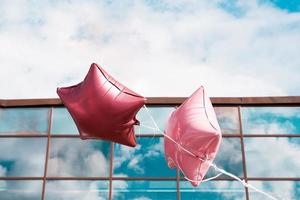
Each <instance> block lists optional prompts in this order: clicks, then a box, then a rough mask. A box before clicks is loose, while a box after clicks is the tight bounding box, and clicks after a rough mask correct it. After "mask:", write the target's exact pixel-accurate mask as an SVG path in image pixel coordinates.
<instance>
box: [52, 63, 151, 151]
mask: <svg viewBox="0 0 300 200" xmlns="http://www.w3.org/2000/svg"><path fill="white" fill-rule="evenodd" d="M57 94H58V95H59V97H60V99H61V100H62V102H63V104H64V105H65V106H66V108H67V109H68V111H69V112H70V114H71V116H72V118H73V119H74V121H75V124H76V126H77V128H78V130H79V133H80V137H81V138H82V139H103V140H109V141H113V142H117V143H120V144H124V145H127V146H131V147H134V146H136V138H135V134H134V127H133V125H138V124H139V122H138V120H137V119H136V114H137V112H138V111H139V109H140V108H141V107H142V106H143V105H144V104H145V101H146V99H145V98H144V97H142V96H141V95H139V94H137V93H135V92H133V91H131V90H130V89H128V88H127V87H125V86H124V85H122V84H121V83H119V82H118V81H117V80H115V79H114V78H113V77H111V76H110V75H109V74H108V73H107V72H105V71H104V70H103V69H102V68H101V67H100V66H98V65H97V64H95V63H93V64H92V65H91V67H90V70H89V72H88V74H87V75H86V77H85V79H84V80H83V81H82V82H81V83H79V84H77V85H74V86H70V87H62V88H57Z"/></svg>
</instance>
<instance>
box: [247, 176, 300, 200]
mask: <svg viewBox="0 0 300 200" xmlns="http://www.w3.org/2000/svg"><path fill="white" fill-rule="evenodd" d="M249 183H250V184H251V185H253V186H255V187H256V188H258V189H260V190H263V191H264V192H267V193H268V194H270V195H272V196H273V197H275V198H278V199H289V200H297V199H299V197H300V181H249ZM249 197H250V200H265V199H267V198H268V197H266V196H265V195H263V194H260V193H258V192H255V191H253V190H249Z"/></svg>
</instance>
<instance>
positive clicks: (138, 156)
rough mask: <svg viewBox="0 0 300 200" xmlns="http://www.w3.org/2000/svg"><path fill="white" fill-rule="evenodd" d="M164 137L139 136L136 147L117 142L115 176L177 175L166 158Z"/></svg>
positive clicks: (114, 163)
mask: <svg viewBox="0 0 300 200" xmlns="http://www.w3.org/2000/svg"><path fill="white" fill-rule="evenodd" d="M163 142H164V140H163V137H159V138H158V137H145V138H138V140H137V143H138V145H137V146H136V147H135V148H131V147H126V146H124V145H120V144H115V146H114V162H113V168H114V172H113V173H114V176H129V177H131V176H134V177H137V176H139V177H175V176H176V170H175V169H170V168H169V167H168V165H167V163H166V160H165V154H164V143H163Z"/></svg>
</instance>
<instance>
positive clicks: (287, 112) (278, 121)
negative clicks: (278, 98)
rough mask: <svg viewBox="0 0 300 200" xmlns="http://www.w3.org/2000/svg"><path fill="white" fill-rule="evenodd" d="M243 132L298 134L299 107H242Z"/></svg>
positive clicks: (299, 124) (299, 123)
mask: <svg viewBox="0 0 300 200" xmlns="http://www.w3.org/2000/svg"><path fill="white" fill-rule="evenodd" d="M242 123H243V132H244V134H300V107H244V108H242Z"/></svg>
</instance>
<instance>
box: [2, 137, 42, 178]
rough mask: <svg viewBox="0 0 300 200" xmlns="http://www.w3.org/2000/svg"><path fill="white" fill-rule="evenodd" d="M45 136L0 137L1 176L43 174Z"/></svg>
mask: <svg viewBox="0 0 300 200" xmlns="http://www.w3.org/2000/svg"><path fill="white" fill-rule="evenodd" d="M46 144H47V139H46V138H0V177H1V176H43V174H44V166H45V156H46Z"/></svg>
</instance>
